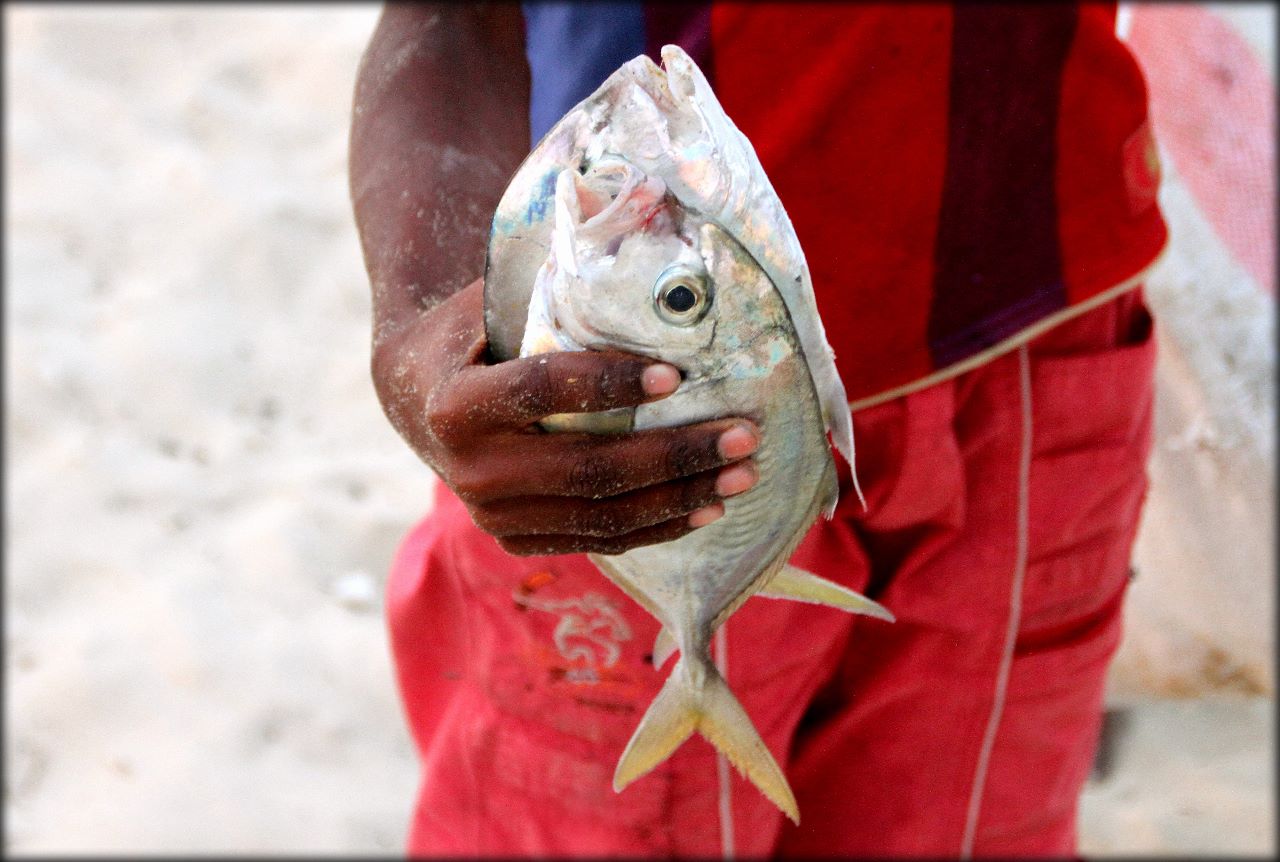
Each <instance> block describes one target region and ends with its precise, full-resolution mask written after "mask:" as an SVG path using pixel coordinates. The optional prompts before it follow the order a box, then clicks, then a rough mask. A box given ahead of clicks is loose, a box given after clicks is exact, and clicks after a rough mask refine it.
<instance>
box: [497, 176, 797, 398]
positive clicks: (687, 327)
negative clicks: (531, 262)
mask: <svg viewBox="0 0 1280 862" xmlns="http://www.w3.org/2000/svg"><path fill="white" fill-rule="evenodd" d="M555 212H556V215H555V227H554V230H553V232H552V238H551V246H552V248H551V254H550V256H549V257H548V260H547V264H546V265H545V266H544V267H543V269H542V270H541V271H540V272H539V275H538V279H537V281H536V283H535V287H534V295H533V298H532V301H531V303H530V314H529V319H528V323H527V325H526V330H525V336H524V343H523V345H522V349H521V353H522V354H524V355H530V354H534V353H543V352H548V351H552V350H575V349H576V350H603V349H613V350H622V351H626V352H630V353H635V354H638V355H641V356H647V357H652V358H654V359H660V360H662V361H664V362H670V363H671V364H673V365H675V366H677V367H679V368H681V369H682V370H683V371H684V372H685V373H686V375H687V376H689V375H692V376H700V375H703V374H705V373H707V372H709V370H710V369H712V368H714V367H718V366H719V365H721V364H722V358H717V354H718V353H719V352H720V351H721V349H722V348H723V347H725V336H726V335H727V334H728V332H729V330H733V331H734V332H736V333H737V334H738V340H741V338H742V337H744V336H743V335H742V333H741V332H740V330H741V329H742V327H743V326H748V325H750V323H751V316H750V313H749V311H750V307H749V305H750V303H749V300H750V297H751V296H752V295H754V294H758V293H762V292H772V293H776V291H773V289H772V283H771V282H769V280H768V277H767V276H766V275H765V274H764V272H763V270H761V269H760V267H759V266H758V265H756V264H755V262H754V260H753V259H752V258H751V257H750V255H749V254H747V252H746V251H745V250H744V249H743V248H742V247H741V246H740V245H739V244H738V243H737V242H735V241H734V240H733V238H732V237H730V236H729V234H728V233H726V232H725V231H724V230H722V229H721V228H719V227H718V226H716V225H714V224H712V223H711V222H708V221H707V220H705V219H703V218H701V217H700V216H699V215H698V214H697V213H694V212H691V211H690V210H688V209H687V208H685V207H683V206H682V205H681V204H680V202H679V201H678V200H677V199H676V198H675V197H674V195H672V194H671V192H670V191H669V189H668V188H667V185H666V183H665V182H663V180H661V179H660V178H658V177H655V176H651V175H647V174H645V173H644V172H643V171H641V170H640V169H638V168H637V167H635V166H634V165H633V164H631V163H629V162H627V161H626V160H624V159H621V158H616V157H607V156H606V157H602V158H600V159H598V160H596V161H595V162H593V163H592V164H591V165H590V166H589V167H586V168H585V169H573V168H566V169H565V170H564V171H562V172H561V173H560V175H559V177H558V178H557V182H556V195H555ZM744 300H745V301H747V302H748V307H747V308H746V309H745V310H746V311H747V314H746V316H745V317H744V316H743V315H742V314H741V312H743V311H744V305H743V303H744ZM779 307H781V306H780V305H779ZM726 318H730V319H729V321H728V325H727V326H725V327H722V326H721V324H722V323H724V322H725V320H726Z"/></svg>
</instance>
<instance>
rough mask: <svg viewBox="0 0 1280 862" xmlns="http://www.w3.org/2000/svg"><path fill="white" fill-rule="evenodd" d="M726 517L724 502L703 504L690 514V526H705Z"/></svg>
mask: <svg viewBox="0 0 1280 862" xmlns="http://www.w3.org/2000/svg"><path fill="white" fill-rule="evenodd" d="M722 517H724V503H712V504H711V505H710V506H703V507H702V508H701V509H698V510H697V511H696V512H691V513H690V514H689V526H690V527H693V528H695V529H696V528H698V527H705V526H706V525H707V524H712V523H715V522H716V521H719V520H720V519H721V518H722Z"/></svg>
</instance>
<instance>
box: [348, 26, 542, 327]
mask: <svg viewBox="0 0 1280 862" xmlns="http://www.w3.org/2000/svg"><path fill="white" fill-rule="evenodd" d="M520 15H521V13H520V7H519V6H518V5H517V4H510V3H493V4H483V5H480V4H476V5H468V4H451V3H443V4H439V5H436V4H412V5H388V6H387V7H386V8H385V9H384V10H383V14H382V17H381V18H380V20H379V21H378V25H377V27H376V28H375V30H374V33H373V36H372V38H371V39H370V42H369V47H368V49H367V50H366V52H365V55H364V58H363V59H362V61H361V64H360V69H359V72H358V75H357V79H356V89H355V103H354V108H353V112H352V123H351V141H350V151H349V152H350V155H349V159H350V163H349V179H350V184H351V199H352V205H353V207H354V209H355V216H356V225H357V227H358V229H359V233H360V242H361V246H362V248H363V251H364V260H365V267H366V269H367V270H368V273H369V281H370V284H371V286H372V290H373V315H374V350H375V352H376V351H377V349H378V346H379V345H380V344H382V343H385V342H387V341H388V340H390V339H393V338H394V336H395V335H396V334H397V333H399V332H402V331H403V330H404V329H405V328H406V327H408V326H411V325H412V324H413V323H414V322H415V321H416V320H417V319H418V318H419V317H420V315H421V314H422V313H423V312H424V311H426V310H428V309H430V308H432V307H434V306H435V305H436V304H437V303H439V302H440V301H441V300H443V299H445V298H447V297H448V296H450V295H452V294H453V293H454V292H456V291H457V290H459V289H460V288H462V287H463V286H464V285H466V284H468V283H469V282H472V281H474V280H475V279H476V278H477V277H478V276H479V275H480V274H481V271H482V267H483V264H484V249H485V241H486V237H487V234H488V229H489V223H490V219H491V218H492V214H493V210H494V207H495V206H496V205H497V203H498V199H499V197H501V195H502V191H503V189H504V188H505V186H506V183H507V181H508V179H509V178H510V176H511V174H512V173H513V172H514V171H515V169H516V167H517V166H518V165H519V163H520V161H521V159H523V158H524V156H525V154H526V153H527V152H528V149H529V121H528V104H529V74H528V67H527V64H526V61H525V57H524V45H523V40H522V38H521V33H522V22H521V20H520Z"/></svg>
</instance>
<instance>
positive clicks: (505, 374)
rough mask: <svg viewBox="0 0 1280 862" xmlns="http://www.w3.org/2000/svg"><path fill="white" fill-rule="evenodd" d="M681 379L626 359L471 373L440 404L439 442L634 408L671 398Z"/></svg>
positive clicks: (603, 355) (568, 358) (553, 358)
mask: <svg viewBox="0 0 1280 862" xmlns="http://www.w3.org/2000/svg"><path fill="white" fill-rule="evenodd" d="M679 385H680V372H679V371H677V370H676V369H675V368H674V367H672V366H670V365H666V364H665V363H658V362H655V361H654V360H651V359H643V358H641V357H638V356H631V355H629V354H625V353H616V352H602V351H572V352H564V353H545V354H542V355H539V356H526V357H523V358H520V359H513V360H510V361H509V362H500V363H498V364H497V365H472V366H468V367H466V368H464V369H463V370H462V371H461V372H459V376H458V379H457V380H456V381H455V383H454V385H452V386H451V387H449V389H448V391H446V392H442V393H440V397H438V398H435V399H433V403H432V405H431V417H430V421H431V424H432V426H433V428H434V431H435V433H436V434H437V436H440V437H448V436H449V435H450V434H454V435H471V434H476V433H484V432H486V431H491V430H495V429H502V428H519V427H524V426H526V425H529V424H530V423H532V422H536V421H537V420H538V419H541V418H542V417H544V416H549V415H551V414H553V413H594V412H597V411H601V410H611V409H613V408H616V407H634V406H635V405H637V404H642V403H644V402H645V401H650V400H652V399H654V398H656V397H660V396H662V395H667V394H670V393H671V392H673V391H675V389H676V387H677V386H679Z"/></svg>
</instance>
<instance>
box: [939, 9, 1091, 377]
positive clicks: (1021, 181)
mask: <svg viewBox="0 0 1280 862" xmlns="http://www.w3.org/2000/svg"><path fill="white" fill-rule="evenodd" d="M954 10H955V11H954V26H953V30H952V50H951V57H952V61H951V90H950V107H949V111H950V113H949V121H948V122H949V133H948V141H947V156H946V158H947V164H946V173H945V179H944V181H943V190H942V203H941V209H940V212H939V214H938V234H937V241H936V245H935V250H934V262H935V267H936V268H935V275H934V285H933V303H932V307H931V308H930V312H929V326H928V336H929V349H930V350H931V352H932V354H933V359H934V364H935V367H938V368H942V367H944V366H946V365H949V364H951V363H952V362H955V361H957V360H960V359H964V358H966V357H968V356H972V355H973V354H975V353H977V352H979V351H981V350H982V349H984V348H986V347H989V346H991V345H993V344H996V343H998V342H1000V341H1002V340H1003V339H1005V338H1007V337H1009V336H1010V335H1012V334H1014V333H1015V332H1017V331H1018V330H1020V329H1022V328H1023V327H1024V326H1026V325H1027V324H1029V323H1031V322H1033V321H1035V320H1038V319H1039V318H1041V317H1043V316H1045V315H1047V314H1049V313H1051V312H1053V311H1056V310H1058V309H1060V308H1063V307H1065V306H1066V303H1067V298H1066V291H1065V289H1064V286H1063V280H1062V255H1061V250H1060V248H1059V245H1058V213H1057V193H1056V187H1055V183H1056V160H1057V132H1058V127H1057V116H1058V101H1059V96H1060V90H1061V84H1062V70H1063V66H1064V64H1065V62H1066V58H1067V51H1068V49H1069V48H1070V46H1071V41H1072V39H1073V38H1074V36H1075V30H1076V18H1077V10H1076V8H1075V6H1073V5H1061V4H1056V3H1048V4H1044V5H1027V6H1019V5H1005V4H970V3H957V4H955V6H954Z"/></svg>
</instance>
